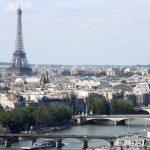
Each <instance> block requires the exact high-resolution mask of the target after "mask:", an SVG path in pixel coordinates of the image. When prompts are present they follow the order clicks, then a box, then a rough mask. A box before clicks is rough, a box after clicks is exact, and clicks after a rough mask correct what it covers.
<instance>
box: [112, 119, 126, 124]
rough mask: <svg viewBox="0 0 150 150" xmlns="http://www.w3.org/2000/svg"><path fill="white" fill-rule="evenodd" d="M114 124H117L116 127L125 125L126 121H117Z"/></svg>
mask: <svg viewBox="0 0 150 150" xmlns="http://www.w3.org/2000/svg"><path fill="white" fill-rule="evenodd" d="M114 124H115V125H125V120H120V121H118V120H115V121H114Z"/></svg>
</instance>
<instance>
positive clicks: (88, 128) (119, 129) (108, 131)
mask: <svg viewBox="0 0 150 150" xmlns="http://www.w3.org/2000/svg"><path fill="white" fill-rule="evenodd" d="M128 124H129V125H128ZM145 128H146V129H150V121H148V120H147V121H145V120H130V121H127V122H126V125H123V126H114V125H112V123H111V122H107V123H106V122H103V124H91V125H82V126H74V127H70V128H68V129H63V130H61V131H58V132H57V133H59V134H82V135H123V134H127V132H128V130H130V132H140V131H142V130H144V129H145ZM39 140H42V139H39ZM63 142H64V144H65V146H63V147H62V148H61V149H60V150H81V145H82V143H81V141H80V140H77V139H64V140H63ZM29 143H30V141H23V142H19V143H16V144H12V146H11V147H10V148H5V147H4V146H0V150H6V149H9V150H20V149H21V148H20V147H21V146H27V145H29ZM88 145H89V147H93V146H104V145H109V143H108V142H106V141H103V140H90V141H89V142H88ZM47 150H56V148H49V149H47Z"/></svg>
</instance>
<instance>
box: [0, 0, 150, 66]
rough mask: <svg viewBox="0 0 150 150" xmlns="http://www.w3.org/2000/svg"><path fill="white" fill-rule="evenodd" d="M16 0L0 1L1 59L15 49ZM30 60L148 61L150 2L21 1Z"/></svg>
mask: <svg viewBox="0 0 150 150" xmlns="http://www.w3.org/2000/svg"><path fill="white" fill-rule="evenodd" d="M17 8H18V1H17V0H0V62H10V61H11V58H12V54H13V52H14V50H15V37H16V19H17V14H16V10H17ZM21 9H22V11H23V14H22V21H23V38H24V46H25V52H26V54H27V59H28V62H29V63H30V64H31V63H32V64H62V65H63V64H64V65H88V64H91V65H106V64H107V65H136V64H143V65H144V64H150V0H21Z"/></svg>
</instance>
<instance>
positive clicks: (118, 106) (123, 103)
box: [111, 98, 135, 114]
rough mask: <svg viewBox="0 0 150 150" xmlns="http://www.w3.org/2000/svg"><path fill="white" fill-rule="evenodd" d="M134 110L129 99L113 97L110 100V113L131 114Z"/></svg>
mask: <svg viewBox="0 0 150 150" xmlns="http://www.w3.org/2000/svg"><path fill="white" fill-rule="evenodd" d="M134 112H135V111H134V106H133V104H132V102H131V101H130V100H129V99H126V98H125V99H114V100H112V102H111V114H131V113H134Z"/></svg>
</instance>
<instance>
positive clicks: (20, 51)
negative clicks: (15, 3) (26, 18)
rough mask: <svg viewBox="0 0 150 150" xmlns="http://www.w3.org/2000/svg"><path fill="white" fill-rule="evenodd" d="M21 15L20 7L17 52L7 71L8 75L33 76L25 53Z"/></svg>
mask: <svg viewBox="0 0 150 150" xmlns="http://www.w3.org/2000/svg"><path fill="white" fill-rule="evenodd" d="M21 15H22V10H21V9H20V6H19V8H18V10H17V33H16V46H15V51H14V53H13V57H12V63H11V66H10V67H9V68H8V69H7V70H6V72H7V74H9V75H11V74H15V75H18V76H23V75H32V69H31V68H30V66H29V64H28V61H27V57H26V53H25V51H24V44H23V33H22V20H21Z"/></svg>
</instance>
